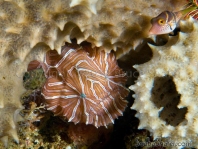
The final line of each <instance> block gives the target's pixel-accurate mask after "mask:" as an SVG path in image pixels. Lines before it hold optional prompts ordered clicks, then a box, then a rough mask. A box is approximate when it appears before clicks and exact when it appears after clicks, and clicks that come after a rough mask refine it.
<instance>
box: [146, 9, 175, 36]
mask: <svg viewBox="0 0 198 149" xmlns="http://www.w3.org/2000/svg"><path fill="white" fill-rule="evenodd" d="M151 24H152V27H151V29H150V30H149V34H153V35H160V34H168V33H170V32H172V31H173V30H174V29H175V28H176V16H175V14H174V13H173V12H169V11H164V12H162V13H161V14H159V15H158V16H157V17H155V18H153V19H151Z"/></svg>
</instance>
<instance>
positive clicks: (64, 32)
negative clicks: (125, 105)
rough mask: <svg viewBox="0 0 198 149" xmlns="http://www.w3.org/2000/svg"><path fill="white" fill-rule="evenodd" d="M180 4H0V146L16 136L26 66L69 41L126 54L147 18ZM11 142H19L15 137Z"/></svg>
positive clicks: (25, 0) (143, 33)
mask: <svg viewBox="0 0 198 149" xmlns="http://www.w3.org/2000/svg"><path fill="white" fill-rule="evenodd" d="M178 1H179V0H177V1H175V0H168V1H166V2H164V3H163V2H162V1H160V0H151V1H149V3H148V2H147V1H145V0H141V1H140V0H134V1H133V2H131V0H125V1H115V0H109V1H97V0H94V1H91V0H88V1H86V0H85V1H82V0H79V1H77V0H75V1H70V0H56V1H55V0H6V1H4V0H0V69H1V71H0V84H1V90H0V105H1V109H0V116H1V119H0V128H1V131H0V137H3V138H2V140H3V142H6V141H5V140H6V138H7V137H6V136H7V135H9V134H10V133H9V132H10V130H13V131H14V132H16V130H15V126H14V124H13V121H14V122H15V120H14V118H13V115H14V113H15V112H14V111H16V110H17V109H20V108H21V107H22V106H21V104H20V101H19V98H20V95H21V94H22V93H23V92H24V88H23V86H22V76H23V74H24V72H25V71H26V69H27V65H28V63H29V62H30V61H32V60H34V59H37V60H40V61H42V60H43V57H44V53H45V52H46V51H47V50H50V49H56V50H57V51H59V53H60V49H61V46H62V45H63V44H64V42H65V41H68V42H70V38H76V39H77V41H78V43H80V42H81V41H83V40H87V41H89V42H91V43H92V44H93V45H94V46H104V48H105V49H108V50H110V49H114V50H116V53H117V55H119V54H120V53H125V52H126V51H128V50H129V49H132V47H135V46H137V45H138V44H139V42H140V41H141V40H142V38H144V37H147V29H148V28H149V26H150V24H149V20H150V18H151V17H153V16H155V15H157V14H158V13H159V12H161V11H163V10H165V9H170V10H173V9H177V8H179V5H181V4H179V5H177V3H176V2H178ZM183 1H184V0H183ZM70 6H72V7H70ZM87 8H89V9H87ZM90 10H91V11H90ZM94 13H96V14H94ZM5 115H6V116H5ZM12 134H16V133H12ZM12 136H13V137H14V138H15V140H16V141H18V139H17V137H15V136H16V135H15V136H14V135H12ZM5 144H6V143H5Z"/></svg>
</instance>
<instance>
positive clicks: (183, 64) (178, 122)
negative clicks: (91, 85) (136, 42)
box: [130, 18, 198, 147]
mask: <svg viewBox="0 0 198 149" xmlns="http://www.w3.org/2000/svg"><path fill="white" fill-rule="evenodd" d="M180 28H181V32H180V33H179V34H178V36H175V37H172V38H170V39H169V41H168V43H167V44H165V45H164V46H152V45H150V47H151V49H152V52H153V57H152V59H151V60H150V61H149V62H147V63H144V64H141V65H135V66H134V68H136V69H137V70H138V72H139V73H140V75H139V78H138V80H137V81H136V84H135V85H132V86H131V87H130V89H131V90H133V91H135V94H134V95H133V96H134V98H135V102H134V104H133V106H132V109H135V110H137V111H138V113H137V114H136V117H138V118H139V119H140V124H139V129H142V128H145V129H148V130H149V131H150V132H151V133H152V135H153V136H154V138H155V139H156V138H161V137H164V138H166V137H167V138H169V139H170V140H171V141H173V142H174V143H183V145H184V146H187V147H188V146H194V147H198V137H197V133H198V129H197V125H198V112H197V111H198V109H197V104H198V99H197V96H198V87H197V83H198V75H197V71H198V65H197V64H198V60H197V57H198V42H197V35H198V22H197V21H195V20H193V19H192V18H190V19H189V20H187V21H181V23H180ZM185 143H189V144H185ZM169 147H170V146H169ZM180 147H182V146H180Z"/></svg>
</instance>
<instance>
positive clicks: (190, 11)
mask: <svg viewBox="0 0 198 149" xmlns="http://www.w3.org/2000/svg"><path fill="white" fill-rule="evenodd" d="M197 13H198V4H197V0H193V1H192V2H190V3H189V4H188V7H187V8H186V9H183V10H180V11H177V12H171V11H164V12H162V13H160V14H159V15H158V16H157V17H155V18H152V19H151V24H152V27H151V29H150V30H149V34H153V35H160V34H168V33H171V32H172V31H173V30H174V29H175V28H176V27H177V23H178V22H179V20H180V19H181V18H182V17H188V16H192V17H194V18H195V16H196V15H195V14H197ZM195 19H197V18H195Z"/></svg>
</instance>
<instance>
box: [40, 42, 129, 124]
mask: <svg viewBox="0 0 198 149" xmlns="http://www.w3.org/2000/svg"><path fill="white" fill-rule="evenodd" d="M43 68H44V71H45V75H46V76H47V81H46V83H45V85H44V87H43V89H42V95H43V96H44V97H45V100H46V104H47V109H48V110H51V111H53V113H54V114H55V115H59V116H62V117H63V118H65V119H67V120H68V121H69V122H74V123H85V124H92V125H95V127H100V126H107V125H108V124H109V123H114V119H116V118H117V117H118V116H121V115H122V113H123V111H124V110H125V107H126V105H127V101H126V100H125V99H124V98H125V97H126V96H127V95H128V92H129V91H128V89H127V88H125V86H124V85H125V82H126V79H127V77H126V74H125V73H124V72H123V71H122V70H121V69H120V68H119V67H118V65H117V61H116V59H115V56H114V54H113V53H106V52H104V51H101V50H99V49H98V48H91V46H90V45H84V46H78V45H74V44H66V45H65V46H63V47H62V53H61V55H59V54H58V53H57V52H56V51H55V50H54V51H53V50H51V51H48V52H47V54H46V57H45V61H44V65H43Z"/></svg>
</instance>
